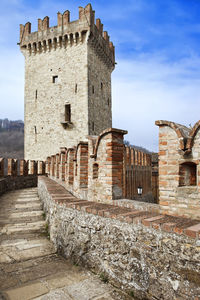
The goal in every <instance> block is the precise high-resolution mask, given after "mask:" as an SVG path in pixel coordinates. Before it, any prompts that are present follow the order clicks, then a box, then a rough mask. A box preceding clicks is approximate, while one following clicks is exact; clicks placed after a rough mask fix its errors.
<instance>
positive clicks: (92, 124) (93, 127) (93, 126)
mask: <svg viewBox="0 0 200 300" xmlns="http://www.w3.org/2000/svg"><path fill="white" fill-rule="evenodd" d="M92 130H93V131H94V122H92Z"/></svg>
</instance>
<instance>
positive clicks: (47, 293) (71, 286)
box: [0, 188, 133, 300]
mask: <svg viewBox="0 0 200 300" xmlns="http://www.w3.org/2000/svg"><path fill="white" fill-rule="evenodd" d="M0 299H11V300H27V299H38V300H39V299H43V300H47V299H52V300H54V299H65V300H89V299H95V300H97V299H99V300H106V299H107V300H112V299H113V300H114V299H129V297H128V296H126V295H124V294H121V292H119V291H118V290H116V289H114V288H113V287H111V286H110V285H109V284H105V283H103V282H102V281H101V280H100V279H99V277H97V276H95V275H93V274H91V273H90V272H89V271H86V270H84V269H82V268H81V267H79V266H75V265H73V264H72V263H71V262H69V261H67V260H66V259H64V258H63V257H61V256H59V255H57V254H56V251H55V249H54V246H53V244H52V243H51V242H50V241H49V239H48V233H47V227H46V223H45V220H44V214H43V211H42V204H41V202H40V200H39V198H38V194H37V188H29V189H24V190H19V191H13V192H9V193H7V194H4V195H3V196H1V197H0ZM131 299H133V298H131Z"/></svg>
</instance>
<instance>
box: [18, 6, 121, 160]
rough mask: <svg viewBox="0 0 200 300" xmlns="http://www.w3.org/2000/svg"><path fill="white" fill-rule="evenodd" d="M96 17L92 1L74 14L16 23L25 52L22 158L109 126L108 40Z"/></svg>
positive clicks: (39, 155) (45, 153) (41, 157)
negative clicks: (33, 28)
mask: <svg viewBox="0 0 200 300" xmlns="http://www.w3.org/2000/svg"><path fill="white" fill-rule="evenodd" d="M94 22H95V12H94V11H93V10H92V7H91V5H90V4H89V5H87V6H86V7H85V8H82V7H80V8H79V19H78V20H76V21H73V22H70V13H69V11H66V12H65V13H64V14H63V15H62V14H60V13H58V24H57V26H54V27H49V18H48V17H45V18H44V20H43V21H42V20H40V19H39V20H38V31H37V32H33V33H31V24H30V23H26V25H25V26H23V25H21V27H20V49H21V51H22V53H23V54H24V56H25V159H33V160H45V159H46V157H47V156H49V155H51V154H52V153H57V152H58V151H59V149H60V147H62V146H63V145H64V146H66V147H67V148H70V147H72V146H74V145H75V144H77V143H78V142H79V141H81V140H86V139H87V135H98V134H100V132H102V131H103V130H104V129H106V128H109V127H111V126H112V115H111V106H112V101H111V73H112V71H113V69H114V66H115V54H114V47H113V44H112V43H111V42H110V41H109V36H108V34H107V32H103V25H102V24H101V21H100V19H97V20H96V24H95V23H94Z"/></svg>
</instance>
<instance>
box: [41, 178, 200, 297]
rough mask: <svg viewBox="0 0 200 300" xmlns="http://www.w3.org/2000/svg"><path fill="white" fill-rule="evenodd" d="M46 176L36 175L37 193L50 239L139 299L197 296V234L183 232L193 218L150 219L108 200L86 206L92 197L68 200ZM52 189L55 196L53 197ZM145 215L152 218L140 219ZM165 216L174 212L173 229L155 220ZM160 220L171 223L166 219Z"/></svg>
mask: <svg viewBox="0 0 200 300" xmlns="http://www.w3.org/2000/svg"><path fill="white" fill-rule="evenodd" d="M45 182H46V183H45ZM45 182H44V181H43V180H42V179H41V180H40V181H39V196H40V198H41V199H42V200H43V202H44V209H45V211H46V213H47V218H48V222H49V229H50V239H51V240H52V241H53V243H54V245H55V246H56V247H57V249H58V251H59V252H60V253H62V254H63V255H64V256H65V257H67V258H69V257H70V258H71V259H72V260H73V261H74V262H75V263H78V264H83V265H84V266H88V267H89V268H91V269H93V270H95V271H96V272H100V273H102V274H103V276H104V277H107V276H108V279H109V281H110V282H113V283H114V284H115V285H117V286H120V287H121V288H123V289H125V290H126V291H129V292H131V293H132V294H133V295H134V296H135V297H138V299H167V300H168V299H169V300H171V299H198V296H199V294H200V281H199V278H200V263H199V262H200V248H199V246H198V237H197V239H191V238H189V237H186V236H184V235H183V234H182V233H183V230H184V228H185V227H191V226H189V224H191V222H194V221H191V220H186V219H185V220H184V221H183V220H182V219H178V218H174V217H170V216H167V217H166V219H165V218H159V219H158V218H154V222H153V218H152V217H153V216H156V215H152V214H149V213H147V212H144V213H142V214H139V216H138V212H135V211H134V210H132V212H130V210H128V209H125V208H123V209H122V208H117V207H114V208H111V206H109V205H108V204H96V208H95V207H94V206H92V207H91V208H90V209H89V208H88V206H90V205H92V204H91V202H89V201H85V204H84V203H83V201H80V200H79V201H80V202H82V204H81V203H80V204H77V200H75V199H74V200H73V199H72V200H70V201H69V200H67V199H65V197H64V195H65V194H66V195H67V194H69V193H67V192H65V193H64V191H63V188H62V187H60V188H59V186H58V185H57V184H53V183H52V182H51V181H50V180H49V179H46V180H45ZM54 190H56V193H57V196H58V198H56V196H54V198H52V196H51V193H54V194H55V192H53V191H54ZM59 194H60V196H59ZM73 202H74V203H75V204H73ZM87 202H88V203H87ZM82 205H85V206H83V207H82ZM93 205H94V203H93ZM100 206H101V208H100ZM84 207H85V208H84ZM88 210H90V212H91V213H87V211H88ZM127 211H129V213H128V212H127ZM106 212H107V213H106ZM135 214H136V215H137V216H138V217H136V218H135V217H134V215H135ZM101 215H104V217H101ZM126 216H127V217H128V216H132V219H131V218H130V217H129V218H127V217H126ZM123 217H125V218H124V219H123ZM120 218H121V221H119V219H120ZM149 218H150V221H151V222H147V223H148V224H145V222H144V224H141V222H142V220H145V219H149ZM167 218H169V220H172V219H173V218H174V219H173V220H175V221H174V222H175V223H173V227H174V228H176V229H175V231H174V232H168V230H166V231H164V230H161V229H160V227H159V224H160V225H162V222H163V221H164V220H165V222H166V220H167ZM134 219H135V221H134ZM156 219H157V220H156ZM133 222H134V223H133ZM176 222H179V223H177V224H176ZM151 223H153V224H151ZM171 224H172V222H171ZM144 225H145V226H144ZM155 225H158V226H155ZM164 225H165V226H166V227H167V226H170V223H169V221H168V223H165V224H164ZM154 226H155V227H154ZM176 226H177V227H176ZM195 228H197V227H195ZM181 230H182V231H181ZM175 232H176V233H175Z"/></svg>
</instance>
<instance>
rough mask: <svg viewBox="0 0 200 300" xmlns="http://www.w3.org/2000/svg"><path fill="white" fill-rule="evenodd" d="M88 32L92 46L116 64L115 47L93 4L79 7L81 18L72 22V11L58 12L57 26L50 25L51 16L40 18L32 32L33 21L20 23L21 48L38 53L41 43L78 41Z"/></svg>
mask: <svg viewBox="0 0 200 300" xmlns="http://www.w3.org/2000/svg"><path fill="white" fill-rule="evenodd" d="M86 32H88V38H90V39H91V44H92V46H94V44H95V45H97V44H98V47H100V48H101V49H100V51H101V52H102V50H103V52H104V54H106V56H107V58H108V59H109V60H110V62H111V64H112V66H113V67H114V65H115V48H114V46H113V43H112V42H110V38H109V36H108V33H107V31H103V24H102V23H101V20H100V19H96V23H95V11H94V10H93V9H92V5H91V4H88V5H87V6H86V7H79V19H78V20H75V21H71V22H70V12H69V11H68V10H66V11H65V12H64V13H63V14H61V13H60V12H58V13H57V26H53V27H50V26H49V17H48V16H46V17H45V18H44V19H43V20H42V19H38V31H36V32H31V23H30V22H27V23H26V24H25V25H22V24H21V25H20V42H19V45H20V48H21V50H24V49H29V51H30V53H35V54H36V53H37V49H39V48H40V45H43V44H45V47H46V45H47V48H48V45H49V43H50V44H53V43H57V42H61V43H63V42H64V41H66V40H72V41H75V43H76V42H77V36H78V37H79V41H82V37H83V35H84V34H85V33H86Z"/></svg>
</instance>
